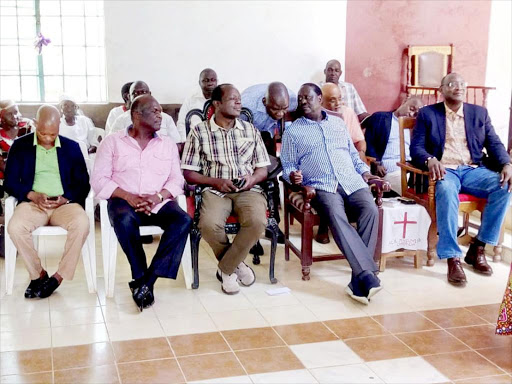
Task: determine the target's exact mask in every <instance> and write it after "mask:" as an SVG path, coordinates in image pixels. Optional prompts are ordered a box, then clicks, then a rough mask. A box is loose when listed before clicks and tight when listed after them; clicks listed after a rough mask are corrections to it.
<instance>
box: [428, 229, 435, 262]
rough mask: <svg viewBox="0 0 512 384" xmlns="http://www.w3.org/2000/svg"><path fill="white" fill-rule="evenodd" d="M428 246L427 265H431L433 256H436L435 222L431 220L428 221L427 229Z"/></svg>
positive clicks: (433, 259)
mask: <svg viewBox="0 0 512 384" xmlns="http://www.w3.org/2000/svg"><path fill="white" fill-rule="evenodd" d="M427 242H428V248H427V266H428V267H433V266H434V263H435V258H436V256H437V253H436V245H437V224H436V223H435V222H434V221H432V223H430V228H429V229H428V238H427Z"/></svg>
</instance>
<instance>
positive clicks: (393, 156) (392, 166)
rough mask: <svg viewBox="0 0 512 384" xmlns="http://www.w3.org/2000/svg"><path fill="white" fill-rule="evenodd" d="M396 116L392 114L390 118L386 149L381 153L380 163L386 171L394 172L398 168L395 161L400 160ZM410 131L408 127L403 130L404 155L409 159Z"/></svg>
mask: <svg viewBox="0 0 512 384" xmlns="http://www.w3.org/2000/svg"><path fill="white" fill-rule="evenodd" d="M398 129H399V128H398V118H397V117H396V116H395V114H393V117H392V119H391V130H390V131H389V139H388V144H387V145H386V150H385V151H384V154H383V155H382V165H383V166H384V167H385V168H386V171H387V172H388V173H391V172H396V171H398V170H399V167H398V165H396V163H397V161H400V134H399V132H398ZM410 135H411V132H410V130H409V129H405V130H404V141H405V157H406V158H407V160H410V156H409V144H410V143H411V136H410Z"/></svg>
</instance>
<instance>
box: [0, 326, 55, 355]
mask: <svg viewBox="0 0 512 384" xmlns="http://www.w3.org/2000/svg"><path fill="white" fill-rule="evenodd" d="M51 346H52V330H51V329H50V328H42V329H30V330H29V329H23V330H20V331H14V332H0V352H6V351H22V350H28V349H41V348H50V347H51Z"/></svg>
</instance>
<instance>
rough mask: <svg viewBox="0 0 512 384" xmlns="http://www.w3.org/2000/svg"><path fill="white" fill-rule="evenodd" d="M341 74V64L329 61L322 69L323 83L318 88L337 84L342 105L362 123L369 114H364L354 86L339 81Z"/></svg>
mask: <svg viewBox="0 0 512 384" xmlns="http://www.w3.org/2000/svg"><path fill="white" fill-rule="evenodd" d="M341 73H342V71H341V63H340V62H339V61H338V60H329V61H328V62H327V64H326V65H325V69H324V74H325V82H324V81H321V82H320V87H323V86H324V85H325V84H326V83H334V84H338V85H339V87H340V89H341V96H342V102H343V105H345V106H347V107H349V108H352V109H353V110H354V112H355V113H356V115H357V117H358V118H359V121H363V120H364V119H365V118H366V117H367V116H369V115H370V114H369V113H368V112H366V108H365V106H364V104H363V101H362V100H361V98H360V97H359V93H357V90H356V88H355V87H354V85H352V84H351V83H347V82H345V81H341V80H340V76H341Z"/></svg>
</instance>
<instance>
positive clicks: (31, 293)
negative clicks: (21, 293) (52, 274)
mask: <svg viewBox="0 0 512 384" xmlns="http://www.w3.org/2000/svg"><path fill="white" fill-rule="evenodd" d="M46 280H48V272H46V271H44V276H43V277H40V278H39V279H35V280H30V284H29V285H28V287H27V289H26V290H25V297H26V298H27V299H33V298H35V297H38V296H37V292H39V290H40V289H41V284H43V283H44V282H45V281H46Z"/></svg>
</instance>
